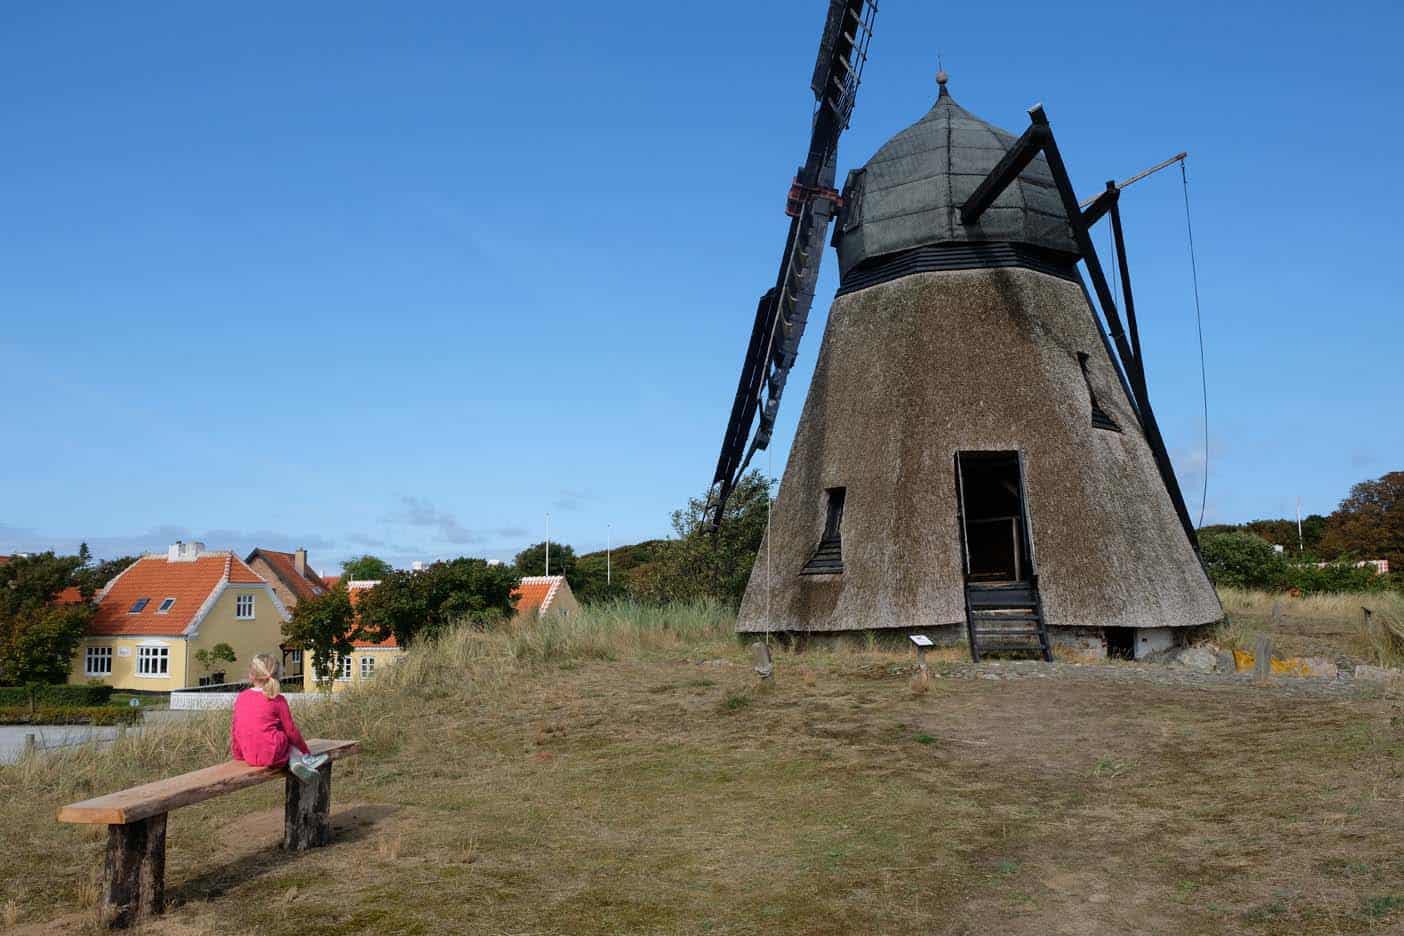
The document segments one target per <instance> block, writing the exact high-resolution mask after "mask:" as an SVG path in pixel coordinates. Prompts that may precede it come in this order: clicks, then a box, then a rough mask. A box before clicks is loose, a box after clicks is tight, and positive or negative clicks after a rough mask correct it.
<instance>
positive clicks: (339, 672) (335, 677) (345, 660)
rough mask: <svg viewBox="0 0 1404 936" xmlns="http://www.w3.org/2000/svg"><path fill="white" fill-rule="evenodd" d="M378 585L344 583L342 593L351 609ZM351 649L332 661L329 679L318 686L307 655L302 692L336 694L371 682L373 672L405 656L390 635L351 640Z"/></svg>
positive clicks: (362, 582) (369, 582)
mask: <svg viewBox="0 0 1404 936" xmlns="http://www.w3.org/2000/svg"><path fill="white" fill-rule="evenodd" d="M379 584H380V582H379V581H370V580H361V581H356V580H351V581H348V582H347V583H346V594H347V597H348V598H350V599H351V606H352V607H353V608H354V607H355V606H356V602H357V601H358V600H360V596H361V595H362V594H364V593H365V592H366V591H368V590H369V589H372V588H374V587H375V586H377V585H379ZM352 646H353V647H354V648H355V649H354V650H352V652H351V655H350V656H343V657H338V658H337V659H335V660H333V661H332V671H331V674H330V676H331V678H330V679H328V680H326V681H325V682H323V684H322V685H318V680H317V674H316V673H314V672H313V669H314V667H313V666H312V658H311V655H310V654H308V655H307V656H306V658H305V659H306V662H307V665H306V666H304V667H303V670H302V687H303V690H304V691H306V692H314V691H316V690H318V689H326V688H328V687H330V688H331V690H332V691H333V692H340V691H341V690H342V689H345V688H346V687H347V686H349V685H351V684H353V683H358V682H362V681H364V680H369V679H374V678H375V676H376V674H377V673H383V672H384V671H385V667H387V666H389V665H390V664H392V663H394V662H395V661H396V660H398V659H399V658H400V657H402V656H404V655H405V648H404V647H401V646H400V645H399V643H397V642H396V640H395V637H394V635H391V636H389V637H387V638H385V639H384V640H380V641H375V640H356V641H352Z"/></svg>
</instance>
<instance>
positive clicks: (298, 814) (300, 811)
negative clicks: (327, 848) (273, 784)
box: [283, 761, 332, 851]
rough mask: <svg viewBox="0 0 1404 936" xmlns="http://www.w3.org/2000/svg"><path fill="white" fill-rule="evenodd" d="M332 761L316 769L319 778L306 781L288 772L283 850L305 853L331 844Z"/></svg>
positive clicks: (284, 808) (284, 809)
mask: <svg viewBox="0 0 1404 936" xmlns="http://www.w3.org/2000/svg"><path fill="white" fill-rule="evenodd" d="M331 772H332V765H331V762H330V761H328V762H327V763H325V764H323V765H322V766H321V767H320V768H318V770H317V779H316V780H314V781H310V782H306V783H304V782H303V781H301V780H299V779H298V778H297V777H295V776H293V774H292V773H291V772H289V773H288V779H287V785H286V787H285V788H284V789H285V790H286V793H287V801H286V803H285V804H284V807H283V848H285V849H286V850H288V851H306V850H307V849H309V848H321V847H322V846H323V845H325V844H327V843H328V842H330V841H331Z"/></svg>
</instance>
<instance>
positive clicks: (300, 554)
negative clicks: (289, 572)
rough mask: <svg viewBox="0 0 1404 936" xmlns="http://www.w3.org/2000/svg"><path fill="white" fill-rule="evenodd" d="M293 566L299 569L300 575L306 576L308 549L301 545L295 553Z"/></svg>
mask: <svg viewBox="0 0 1404 936" xmlns="http://www.w3.org/2000/svg"><path fill="white" fill-rule="evenodd" d="M293 568H294V569H296V570H297V574H298V575H301V576H303V577H306V575H307V550H306V549H304V548H302V547H301V546H299V547H298V549H297V552H295V553H293Z"/></svg>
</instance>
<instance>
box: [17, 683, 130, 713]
mask: <svg viewBox="0 0 1404 936" xmlns="http://www.w3.org/2000/svg"><path fill="white" fill-rule="evenodd" d="M111 698H112V687H111V686H68V685H53V686H4V687H0V707H6V706H19V705H23V706H25V707H26V708H28V707H29V705H30V703H31V701H32V702H33V703H34V704H35V705H46V706H54V707H65V706H79V707H82V706H99V705H106V704H107V703H108V702H109V701H110V700H111Z"/></svg>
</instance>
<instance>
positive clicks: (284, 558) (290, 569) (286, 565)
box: [244, 549, 329, 601]
mask: <svg viewBox="0 0 1404 936" xmlns="http://www.w3.org/2000/svg"><path fill="white" fill-rule="evenodd" d="M260 556H261V557H263V561H264V562H267V563H268V567H269V568H271V569H272V570H273V573H274V574H275V575H277V576H278V578H279V579H281V580H282V582H283V584H284V585H286V586H288V588H289V589H290V590H291V591H292V593H293V594H295V595H297V600H298V601H301V600H303V599H304V598H313V597H316V596H317V595H320V594H322V593H323V592H325V591H326V590H327V589H328V587H329V586H328V585H327V583H326V582H325V581H324V580H323V579H322V577H321V576H320V575H318V574H317V573H316V572H314V571H312V567H311V566H305V568H306V569H307V572H306V574H305V575H299V574H298V571H297V556H295V555H293V554H292V553H288V552H277V551H276V550H272V549H255V550H254V551H253V552H251V553H249V554H248V556H246V557H245V558H244V561H245V562H253V561H254V559H256V558H258V557H260Z"/></svg>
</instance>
